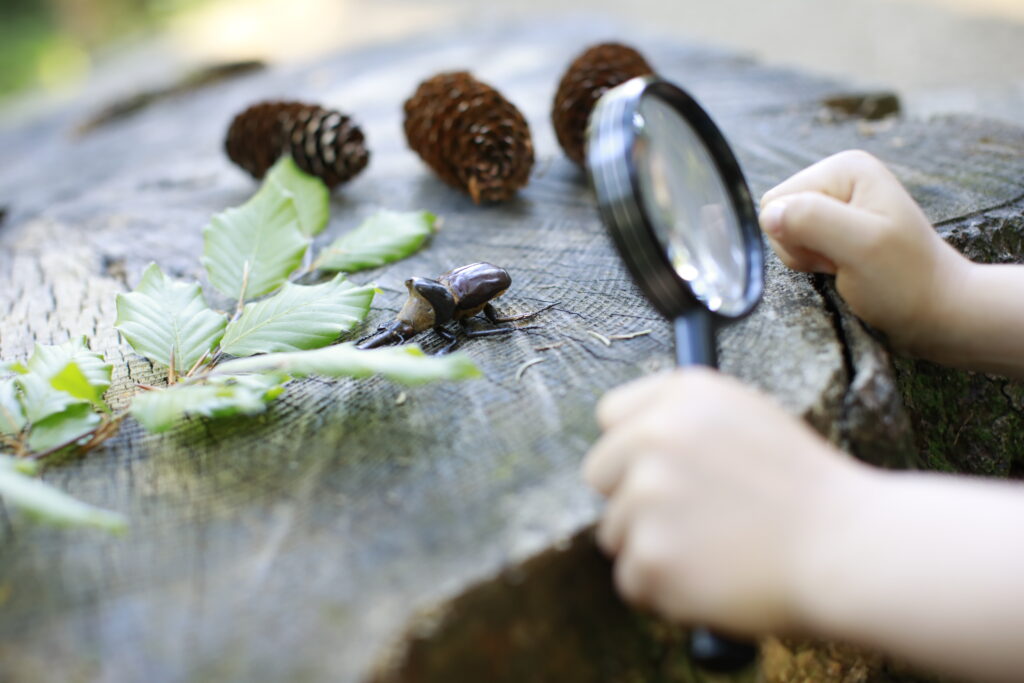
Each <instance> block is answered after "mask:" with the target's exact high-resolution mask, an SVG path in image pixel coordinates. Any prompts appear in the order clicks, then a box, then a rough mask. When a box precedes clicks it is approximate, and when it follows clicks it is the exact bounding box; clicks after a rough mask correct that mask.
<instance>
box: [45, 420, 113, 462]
mask: <svg viewBox="0 0 1024 683" xmlns="http://www.w3.org/2000/svg"><path fill="white" fill-rule="evenodd" d="M127 415H128V413H127V412H123V413H118V414H117V415H114V416H113V417H112V418H110V419H109V420H104V421H103V422H101V423H100V424H99V425H97V426H96V427H94V428H93V429H90V430H89V431H87V432H83V433H82V434H79V435H78V436H76V437H74V438H73V439H69V440H67V441H65V442H64V443H62V444H58V445H56V446H54V447H53V448H48V449H46V450H45V451H40V452H39V453H31V454H29V455H28V457H29V458H30V459H32V460H42V459H43V458H46V457H47V456H50V455H53V454H54V453H56V452H57V451H60V450H63V449H65V448H67V447H68V446H74V445H75V444H76V443H78V442H79V441H81V440H82V439H84V438H85V437H87V436H88V437H92V438H90V439H89V441H88V442H86V443H84V444H82V450H83V451H88V450H90V449H93V448H95V447H96V446H98V445H99V444H101V443H103V442H104V441H106V440H107V439H109V438H110V437H111V436H113V434H107V433H106V432H107V431H109V430H110V428H111V427H113V426H119V425H120V424H121V420H123V419H124V418H125V417H126V416H127ZM115 433H116V431H115Z"/></svg>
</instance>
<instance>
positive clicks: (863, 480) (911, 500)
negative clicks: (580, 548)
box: [584, 369, 1024, 680]
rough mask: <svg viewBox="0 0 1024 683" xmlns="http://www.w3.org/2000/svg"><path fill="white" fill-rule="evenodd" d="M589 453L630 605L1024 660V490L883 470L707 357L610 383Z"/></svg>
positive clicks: (767, 628) (975, 670)
mask: <svg viewBox="0 0 1024 683" xmlns="http://www.w3.org/2000/svg"><path fill="white" fill-rule="evenodd" d="M598 418H599V420H600V422H601V424H602V427H603V428H604V429H605V430H606V433H605V435H604V436H603V437H602V439H601V440H600V441H599V442H598V443H597V444H596V445H595V446H594V448H593V449H592V450H591V452H590V453H589V454H588V456H587V459H586V461H585V463H584V473H585V476H586V478H587V480H588V481H589V482H590V483H591V484H592V485H593V486H594V487H595V488H596V489H598V490H599V491H600V492H602V493H603V494H605V495H607V496H609V502H608V507H607V509H606V513H605V516H604V519H603V520H602V522H601V525H600V527H599V529H598V540H599V542H600V543H601V545H602V546H603V547H604V548H605V549H606V550H607V551H609V552H610V553H612V554H614V555H616V556H617V557H616V563H615V578H616V582H617V584H618V586H619V589H620V592H621V593H622V594H623V595H624V596H626V597H627V598H628V599H630V600H632V601H635V602H637V603H639V604H641V605H646V606H649V607H652V608H654V609H656V610H657V611H659V612H661V613H662V614H664V615H666V616H668V617H671V618H674V619H679V620H682V621H685V622H689V623H707V624H710V625H712V626H715V627H718V628H721V629H723V630H727V631H732V632H736V633H740V634H757V633H762V632H771V631H775V632H778V631H807V632H811V633H813V634H815V635H817V636H823V637H832V638H837V639H842V640H848V641H852V642H857V643H861V644H863V645H867V646H874V647H877V648H879V649H882V650H884V651H887V652H889V653H891V654H894V655H898V656H900V657H903V658H905V659H907V660H910V661H912V662H916V663H918V664H920V665H923V666H926V667H930V668H933V669H937V670H943V671H945V672H948V673H951V674H955V675H960V676H966V677H970V678H971V679H972V680H974V679H978V678H986V679H992V680H1020V675H1021V672H1022V671H1024V542H1022V539H1024V487H1021V486H1019V485H1014V484H1009V483H1002V482H989V481H983V480H977V479H971V480H964V479H955V478H953V477H949V476H945V475H938V474H924V473H891V472H884V471H878V470H873V469H871V468H868V467H867V466H865V465H862V464H860V463H858V462H857V461H855V460H853V459H852V458H850V457H848V456H846V455H844V454H842V453H840V452H839V451H837V450H836V449H834V448H833V447H832V446H830V445H829V444H828V443H827V442H825V441H824V440H823V439H821V438H820V437H819V436H818V435H817V434H816V433H814V432H812V431H811V430H810V429H809V428H808V427H807V426H806V425H804V424H802V423H800V422H799V421H797V420H795V419H793V418H792V417H791V416H789V415H787V414H786V413H785V412H784V411H783V410H782V409H781V408H779V407H778V406H776V405H775V404H774V403H773V402H772V401H770V400H769V399H767V398H765V397H762V396H760V395H759V394H757V393H756V392H754V391H752V390H750V389H747V388H745V387H743V386H742V385H741V384H740V383H739V382H737V381H736V380H733V379H731V378H728V377H725V376H722V375H718V374H717V373H714V372H712V371H709V370H704V369H687V370H678V371H675V372H672V373H666V374H661V375H656V376H652V377H648V378H645V379H643V380H640V381H638V382H634V383H632V384H629V385H626V386H624V387H621V388H619V389H616V390H614V391H612V392H610V393H609V394H608V395H607V396H605V398H604V399H603V400H602V401H601V404H600V406H599V410H598Z"/></svg>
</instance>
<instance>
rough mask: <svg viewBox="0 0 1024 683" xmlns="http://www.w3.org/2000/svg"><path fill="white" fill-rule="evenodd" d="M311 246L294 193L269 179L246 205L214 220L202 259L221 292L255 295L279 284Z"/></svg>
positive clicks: (207, 229)
mask: <svg viewBox="0 0 1024 683" xmlns="http://www.w3.org/2000/svg"><path fill="white" fill-rule="evenodd" d="M308 246H309V242H308V240H307V239H306V236H305V235H303V234H302V230H301V229H300V228H299V214H298V211H297V210H296V208H295V202H294V201H293V200H292V196H291V193H289V192H288V191H287V190H285V189H284V188H283V187H281V184H280V183H277V182H275V181H273V180H271V181H268V182H265V183H263V187H262V188H260V191H259V192H257V193H256V194H255V195H253V197H252V199H250V200H249V201H247V202H246V203H245V204H243V205H242V206H239V207H237V208H234V209H228V210H227V211H224V212H223V213H219V214H217V215H216V216H214V217H213V218H212V219H211V220H210V223H209V225H207V226H206V227H205V228H203V257H202V259H201V260H202V263H203V267H204V268H206V273H207V275H209V277H210V282H211V283H212V284H213V286H214V287H216V288H217V289H218V290H220V291H221V292H222V293H223V294H225V295H227V296H229V297H231V298H232V299H239V298H245V299H252V298H255V297H258V296H262V295H264V294H267V293H268V292H272V291H274V290H275V289H277V288H278V287H280V286H281V285H282V284H283V283H284V282H285V280H287V279H288V275H289V274H290V273H291V272H292V271H293V270H295V269H296V268H298V267H299V264H300V263H302V256H303V254H305V253H306V248H307V247H308ZM243 290H244V292H243ZM243 293H244V296H243Z"/></svg>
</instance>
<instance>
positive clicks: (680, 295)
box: [587, 76, 764, 672]
mask: <svg viewBox="0 0 1024 683" xmlns="http://www.w3.org/2000/svg"><path fill="white" fill-rule="evenodd" d="M587 170H588V172H589V174H590V182H591V185H592V186H593V189H594V193H595V194H596V195H597V201H598V206H599V207H600V211H601V217H602V219H603V221H604V223H605V225H606V226H607V228H608V231H609V232H610V233H611V235H612V237H613V239H614V240H615V245H616V246H617V247H618V250H619V253H620V254H621V255H622V258H623V260H624V261H625V262H626V265H627V266H628V267H629V270H630V271H631V272H632V274H633V278H634V279H635V280H636V282H637V284H638V285H639V286H640V289H641V290H643V292H644V294H645V295H646V296H647V298H648V299H649V300H650V301H651V303H652V304H654V306H655V308H657V309H658V311H659V312H661V314H662V315H664V316H665V317H667V318H668V319H669V320H672V321H673V322H674V325H675V336H676V361H677V364H678V365H680V366H684V365H707V366H711V367H717V364H718V356H717V352H716V349H715V330H716V329H717V328H718V327H719V326H721V325H724V324H726V323H729V322H731V321H735V320H737V319H739V318H742V317H743V316H745V315H747V314H748V313H750V312H751V311H752V310H753V309H754V307H755V306H756V305H757V303H758V301H760V299H761V293H762V291H763V289H764V253H763V251H762V247H761V237H760V231H759V229H758V222H757V212H756V211H755V209H754V203H753V201H752V200H751V197H750V190H749V189H748V188H747V183H746V181H745V180H744V179H743V173H742V172H741V171H740V167H739V164H738V163H737V162H736V158H735V157H734V156H733V153H732V150H730V149H729V145H728V144H727V143H726V141H725V138H724V137H723V136H722V133H721V132H720V131H719V130H718V127H717V126H715V124H714V122H713V121H712V120H711V117H709V116H708V115H707V113H706V112H705V111H704V110H703V109H701V107H700V105H698V104H697V102H696V101H694V99H693V98H692V97H690V96H689V95H688V94H686V92H684V91H683V90H681V89H679V88H678V87H676V86H675V85H672V84H671V83H669V82H667V81H664V80H662V79H660V78H658V77H656V76H641V77H639V78H634V79H632V80H630V81H626V82H625V83H623V84H621V85H619V86H617V87H615V88H613V89H611V90H609V91H608V92H606V93H605V94H604V95H603V96H602V97H601V99H600V100H598V102H597V104H596V105H595V106H594V110H593V112H592V113H591V115H590V121H589V124H588V129H587ZM690 655H691V657H692V659H693V662H694V663H695V664H696V665H697V666H699V667H701V668H703V669H705V670H709V671H718V672H731V671H736V670H738V669H742V668H744V667H746V666H747V665H749V664H751V663H752V662H753V661H754V660H755V659H756V656H757V650H756V647H755V646H754V645H753V644H751V643H746V642H740V641H735V640H731V639H728V638H724V637H722V636H720V635H717V634H715V633H712V632H710V631H708V630H707V629H706V628H697V629H694V630H693V631H692V633H691V639H690Z"/></svg>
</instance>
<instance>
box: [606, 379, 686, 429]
mask: <svg viewBox="0 0 1024 683" xmlns="http://www.w3.org/2000/svg"><path fill="white" fill-rule="evenodd" d="M671 376H672V375H671V373H669V372H659V373H657V374H654V375H648V376H646V377H642V378H641V379H638V380H634V381H632V382H629V383H628V384H623V385H622V386H619V387H616V388H615V389H612V390H611V391H609V392H608V393H607V394H605V395H604V396H603V397H602V398H601V400H600V402H598V404H597V423H598V424H599V425H600V426H601V429H604V430H608V429H611V428H612V427H614V426H615V425H617V424H619V423H620V422H622V421H623V420H626V419H628V418H630V417H632V416H633V415H636V414H637V413H640V412H641V411H642V410H643V409H644V408H645V407H647V406H649V405H650V403H651V402H652V401H653V400H654V397H655V396H657V395H658V394H659V393H661V389H662V387H663V386H664V385H665V383H666V382H667V381H668V380H669V378H670V377H671Z"/></svg>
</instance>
